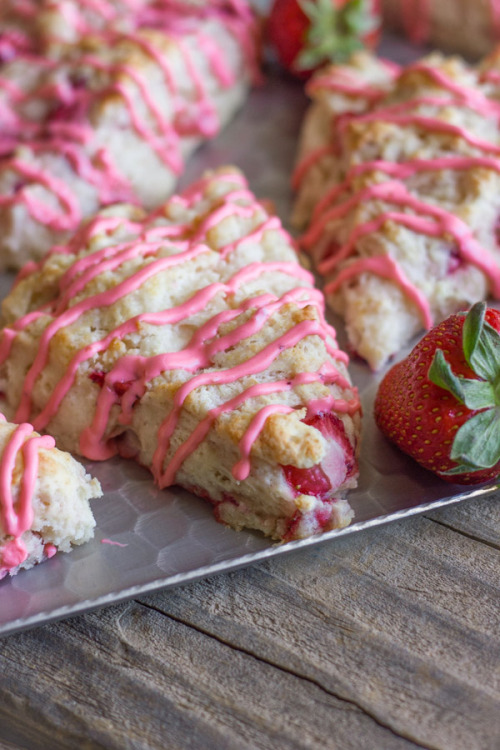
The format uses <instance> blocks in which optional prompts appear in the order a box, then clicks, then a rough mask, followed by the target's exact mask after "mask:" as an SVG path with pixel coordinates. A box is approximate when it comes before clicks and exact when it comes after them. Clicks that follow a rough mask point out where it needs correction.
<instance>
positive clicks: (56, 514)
mask: <svg viewBox="0 0 500 750" xmlns="http://www.w3.org/2000/svg"><path fill="white" fill-rule="evenodd" d="M101 495H102V492H101V487H100V484H99V482H98V480H97V479H92V478H91V477H90V476H89V475H88V474H86V473H85V469H84V468H83V466H82V465H81V464H80V463H78V461H76V460H75V459H74V458H73V457H72V456H70V455H69V453H65V452H64V451H60V450H58V449H57V448H55V447H54V439H53V438H52V437H50V435H43V436H41V435H39V434H38V433H37V432H34V430H33V428H32V427H31V425H30V424H27V423H23V424H20V425H16V424H11V423H9V422H6V421H5V419H4V418H0V578H4V577H5V576H6V575H7V574H10V575H15V574H16V573H18V572H19V571H20V570H26V569H28V568H32V567H33V566H34V565H36V564H37V563H40V562H43V561H44V560H47V559H48V558H50V557H53V556H54V555H55V554H56V553H57V552H69V551H70V550H71V548H72V547H73V546H74V545H79V544H84V543H85V542H88V541H89V540H90V539H91V538H92V537H93V535H94V527H95V521H94V516H93V515H92V510H91V508H90V504H89V500H90V499H92V498H96V497H100V496H101Z"/></svg>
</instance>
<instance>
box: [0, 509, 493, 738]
mask: <svg viewBox="0 0 500 750" xmlns="http://www.w3.org/2000/svg"><path fill="white" fill-rule="evenodd" d="M499 499H500V495H492V496H489V497H486V498H483V499H481V500H472V501H465V502H462V503H461V504H459V505H456V506H453V507H449V508H447V509H443V510H441V511H438V512H434V513H432V514H429V515H425V516H417V517H413V518H411V519H407V520H404V521H400V522H397V523H391V524H388V525H387V526H383V527H379V528H376V529H372V530H368V531H364V532H359V533H356V534H353V535H351V536H348V537H345V538H343V539H342V538H341V539H338V540H336V541H334V542H331V543H328V544H323V545H320V546H318V547H313V548H311V549H308V550H302V551H300V552H298V553H295V554H293V555H290V556H285V557H281V558H280V557H278V558H276V559H274V560H270V561H267V562H264V563H261V564H257V565H255V566H254V567H251V568H248V569H245V570H240V571H237V572H233V573H228V574H224V575H219V576H217V577H213V578H211V579H208V580H204V581H200V582H197V583H194V584H191V585H189V586H185V587H183V588H179V589H171V590H169V591H165V592H162V593H158V594H155V595H151V596H146V597H144V598H141V599H138V600H135V601H131V602H128V603H125V604H121V605H116V606H113V607H110V608H108V609H104V610H101V611H98V612H94V613H90V614H87V615H84V616H80V617H76V618H74V619H71V620H68V621H63V622H60V623H56V624H51V625H46V626H44V627H41V628H38V629H35V630H32V631H29V632H25V633H20V634H16V635H12V636H10V637H6V638H4V639H3V640H0V747H2V748H6V749H8V748H28V749H29V750H39V749H40V750H46V749H47V748H50V750H59V748H85V749H86V748H116V749H117V750H122V749H124V748H141V749H142V748H162V749H165V748H196V749H197V748H200V749H203V750H205V749H206V750H212V749H213V750H222V749H225V748H248V749H249V750H250V749H252V750H253V749H254V748H265V749H266V750H280V749H281V748H308V749H309V748H318V749H319V748H338V749H339V750H344V749H347V748H349V749H351V748H352V750H365V749H366V750H374V749H378V748H380V749H381V750H396V749H403V748H404V749H406V748H417V747H423V748H440V749H441V750H462V749H463V750H476V749H480V750H498V748H500V627H499V584H500V565H499V550H500V503H499Z"/></svg>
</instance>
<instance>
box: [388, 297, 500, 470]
mask: <svg viewBox="0 0 500 750" xmlns="http://www.w3.org/2000/svg"><path fill="white" fill-rule="evenodd" d="M499 332H500V312H498V311H497V310H494V309H486V305H485V303H484V302H478V303H477V304H475V305H474V306H473V307H472V308H471V310H470V311H469V313H468V314H467V315H465V313H458V314H456V315H451V316H450V317H449V318H447V319H446V320H444V321H443V322H442V323H441V324H440V325H438V326H436V327H435V328H433V329H432V330H431V331H429V333H427V334H426V335H425V336H424V337H423V338H422V339H421V341H420V342H419V343H418V344H417V346H416V347H415V348H414V349H413V350H412V352H411V353H410V354H409V356H408V357H407V358H406V359H404V360H403V361H402V362H399V363H398V364H396V365H394V367H392V368H391V369H390V370H389V372H388V373H387V374H386V376H385V377H384V379H383V380H382V383H381V384H380V387H379V389H378V392H377V396H376V399H375V420H376V422H377V424H378V426H379V428H380V429H381V430H382V432H383V433H384V434H385V435H386V436H387V437H388V438H389V440H391V441H392V442H394V443H395V444H396V445H397V446H398V447H399V448H400V449H401V450H403V451H405V453H408V454H409V455H410V456H412V458H414V459H415V460H416V461H418V463H419V464H421V465H422V466H423V467H425V468H426V469H430V470H431V471H433V472H435V473H436V474H438V475H439V476H440V477H442V478H443V479H446V480H447V481H450V482H457V483H459V484H476V483H480V482H486V481H488V480H491V479H494V478H495V477H497V476H498V474H500V334H499Z"/></svg>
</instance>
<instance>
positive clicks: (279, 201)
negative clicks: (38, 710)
mask: <svg viewBox="0 0 500 750" xmlns="http://www.w3.org/2000/svg"><path fill="white" fill-rule="evenodd" d="M390 51H391V50H389V53H390ZM393 52H394V54H392V55H390V56H392V57H393V59H400V60H401V57H402V56H403V55H405V56H406V59H408V57H409V56H410V55H411V50H410V51H408V48H407V46H401V45H399V46H396V47H395V48H394V49H393ZM388 56H389V55H388ZM406 59H405V61H406ZM401 61H402V60H401ZM306 105H307V102H306V98H305V95H304V93H303V87H302V85H301V84H300V83H298V82H294V81H291V80H289V79H286V78H284V77H280V76H279V75H278V74H272V73H271V74H270V75H269V76H268V77H267V80H266V81H265V83H264V84H263V85H262V86H261V87H260V88H258V89H256V90H255V91H254V92H252V94H251V96H250V98H249V100H248V102H247V104H246V105H245V107H244V109H243V110H242V112H241V113H240V114H239V115H238V116H237V118H236V119H235V120H234V121H233V123H232V124H231V125H230V126H229V127H228V128H227V129H226V130H225V132H224V133H223V134H222V135H221V136H219V137H218V138H217V139H216V140H214V141H213V142H211V143H210V144H208V145H207V146H205V147H203V148H202V149H201V150H200V151H199V152H198V153H197V154H196V156H195V157H194V158H193V159H191V160H190V162H189V165H188V169H187V172H186V174H185V176H184V178H183V184H189V182H190V181H191V180H193V179H195V178H196V177H198V176H199V174H200V173H201V172H202V171H203V170H204V169H206V168H210V167H216V166H220V165H223V164H228V163H231V164H236V165H237V166H239V167H241V168H242V169H243V170H244V171H245V173H246V175H247V177H248V179H249V182H250V186H251V188H252V189H253V190H254V191H255V193H256V194H257V195H258V196H259V197H262V198H267V199H271V200H272V201H274V204H275V208H276V211H277V213H278V214H279V215H280V216H281V217H282V219H283V220H284V223H285V225H286V217H287V216H288V215H289V208H290V200H291V195H290V188H289V177H290V172H291V169H292V166H293V160H294V154H295V148H296V139H297V135H298V131H299V127H300V121H301V118H302V115H303V113H304V111H305V108H306ZM10 283H11V279H9V278H8V277H6V276H4V277H2V278H0V293H1V292H2V291H3V293H5V292H6V291H7V289H8V288H9V285H10ZM332 322H333V323H334V325H335V324H336V328H337V330H338V332H339V341H340V343H342V327H341V324H340V323H339V322H338V321H335V320H333V319H332ZM351 374H352V376H353V379H354V381H355V383H356V385H357V386H358V387H359V389H360V393H361V397H362V403H363V409H364V415H365V416H364V428H363V439H362V452H361V467H360V469H361V479H360V485H359V487H358V488H357V489H356V490H355V491H353V492H351V493H350V495H349V501H350V503H351V505H352V507H353V509H354V511H355V518H354V522H353V523H352V525H351V526H349V527H348V528H346V529H343V530H341V531H332V532H328V533H324V534H322V535H319V536H316V537H313V538H309V539H304V540H300V541H296V542H290V543H287V544H274V543H272V542H270V541H269V540H266V539H264V538H263V537H262V536H260V535H259V534H255V533H250V532H249V533H247V532H235V531H233V530H232V529H229V528H227V527H225V526H222V525H221V524H219V523H217V522H216V521H215V519H214V517H213V515H212V510H211V507H210V506H209V504H208V503H205V502H204V501H202V500H200V499H198V498H196V497H194V496H193V495H190V494H189V493H188V492H185V491H183V490H180V489H178V488H172V489H168V490H162V491H161V490H159V489H158V488H157V487H155V486H154V484H153V481H152V478H151V476H150V474H149V473H148V472H147V471H146V470H144V469H142V468H141V467H139V466H136V465H135V464H134V463H133V462H127V461H124V460H122V459H114V460H111V461H109V462H104V463H88V464H87V467H88V470H89V471H90V472H91V473H92V474H94V475H95V476H97V477H98V478H99V480H100V482H101V484H102V487H103V490H104V497H103V498H101V499H99V500H96V501H94V502H93V510H94V514H95V517H96V521H97V531H96V536H95V539H94V540H93V541H92V542H90V543H88V544H86V545H84V546H83V547H79V548H76V549H75V550H74V551H73V552H71V553H70V554H59V555H56V556H55V557H54V558H52V559H51V560H49V561H47V562H45V563H43V565H40V566H38V567H36V568H33V569H32V570H30V571H24V572H22V573H20V574H19V575H17V576H15V577H14V578H5V579H4V580H2V581H1V582H0V635H6V634H9V633H13V632H15V631H18V630H22V629H25V628H29V627H34V626H37V625H41V624H43V623H47V622H50V621H53V620H56V619H60V618H64V617H69V616H71V615H75V614H78V613H82V612H85V611H88V610H90V609H95V608H98V607H103V606H106V605H110V604H113V603H116V602H119V601H123V600H125V599H130V598H133V597H135V596H139V595H142V594H145V593H147V592H152V591H155V590H158V589H163V588H167V587H171V586H176V585H179V584H183V583H187V582H189V581H193V580H195V579H197V578H201V577H205V576H208V575H212V574H214V573H220V572H223V571H229V570H233V569H235V568H239V567H243V566H246V565H250V564H252V563H255V562H257V561H260V560H264V559H266V558H269V557H273V556H276V555H283V554H286V553H289V552H292V551H297V550H300V549H301V548H303V547H309V546H311V545H318V544H324V543H327V542H328V543H332V542H334V540H335V539H336V538H338V537H339V536H345V535H346V534H354V533H357V532H359V531H362V530H363V529H366V528H369V527H371V526H376V525H378V524H383V523H387V522H389V521H395V520H398V519H401V518H404V517H407V516H411V515H414V514H416V513H424V512H426V511H429V510H431V509H434V508H438V507H442V506H444V505H449V504H452V503H457V502H459V501H461V500H464V499H467V498H474V497H479V496H481V495H485V494H487V493H492V492H494V491H495V490H498V489H499V485H498V484H495V485H489V486H486V487H485V486H483V487H480V488H474V489H467V490H464V488H460V487H458V486H456V485H450V484H447V483H445V482H443V481H441V480H439V479H438V478H436V477H434V476H433V475H432V474H430V473H428V472H425V471H423V470H420V469H419V467H418V466H417V465H416V464H415V463H414V462H413V461H412V460H411V459H409V458H408V457H406V456H404V455H403V454H401V453H400V452H399V451H398V450H397V449H395V448H393V447H392V446H391V445H389V443H387V441H386V440H385V439H384V438H383V437H382V436H381V435H380V434H379V433H378V431H377V428H376V426H375V424H374V421H373V418H372V404H373V398H374V395H375V392H376V388H377V383H378V381H379V379H380V377H381V376H382V374H383V373H380V374H379V375H378V376H374V375H373V374H372V373H370V372H369V370H368V369H367V367H366V366H365V365H363V364H361V363H358V362H353V363H352V366H351Z"/></svg>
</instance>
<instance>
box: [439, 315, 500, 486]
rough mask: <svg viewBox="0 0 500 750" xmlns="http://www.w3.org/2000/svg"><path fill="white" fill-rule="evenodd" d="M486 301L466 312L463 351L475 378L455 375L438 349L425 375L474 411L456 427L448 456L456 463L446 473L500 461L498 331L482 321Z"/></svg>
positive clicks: (492, 464) (486, 466) (475, 469)
mask: <svg viewBox="0 0 500 750" xmlns="http://www.w3.org/2000/svg"><path fill="white" fill-rule="evenodd" d="M485 312H486V304H485V303H484V302H477V303H476V304H475V305H474V306H473V307H472V308H471V309H470V311H469V313H468V314H467V316H466V318H465V321H464V326H463V331H462V343H463V352H464V356H465V359H466V361H467V364H468V365H469V367H470V368H471V370H472V371H473V372H474V374H475V375H477V378H478V379H475V378H465V377H463V376H461V375H459V376H457V375H455V373H454V372H453V370H452V369H451V367H450V365H449V363H448V362H447V361H446V358H445V355H444V353H443V351H442V350H441V349H438V350H437V351H436V353H435V355H434V359H433V360H432V363H431V366H430V368H429V372H428V377H429V380H431V381H432V382H433V383H434V384H435V385H437V386H439V387H440V388H444V389H445V390H446V391H449V392H450V393H451V394H453V396H454V397H455V398H456V399H457V400H458V401H459V402H460V403H461V404H464V406H466V407H467V408H468V409H470V410H471V411H477V413H476V414H473V415H472V416H471V417H470V419H468V420H467V421H466V422H464V424H463V425H462V426H461V427H460V429H459V430H458V431H457V433H456V435H455V438H454V440H453V444H452V448H451V451H450V458H451V459H452V460H453V461H456V462H458V466H456V467H454V468H453V469H450V470H449V471H448V472H445V473H447V474H450V475H453V474H461V473H462V472H464V471H478V470H480V469H489V468H491V467H493V466H495V465H496V464H497V463H498V462H499V461H500V334H499V333H498V331H496V330H495V329H494V328H493V326H490V325H489V323H488V322H487V321H485Z"/></svg>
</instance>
